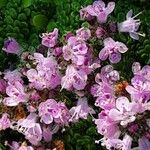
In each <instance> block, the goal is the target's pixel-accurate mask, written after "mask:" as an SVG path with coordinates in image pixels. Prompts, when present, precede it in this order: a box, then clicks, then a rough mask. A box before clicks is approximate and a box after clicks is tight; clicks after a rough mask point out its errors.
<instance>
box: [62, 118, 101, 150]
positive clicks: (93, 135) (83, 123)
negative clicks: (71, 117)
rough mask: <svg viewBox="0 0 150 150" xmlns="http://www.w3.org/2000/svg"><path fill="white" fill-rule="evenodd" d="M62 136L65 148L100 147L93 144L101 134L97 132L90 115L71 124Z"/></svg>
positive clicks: (70, 149)
mask: <svg viewBox="0 0 150 150" xmlns="http://www.w3.org/2000/svg"><path fill="white" fill-rule="evenodd" d="M62 138H63V139H64V140H65V149H66V150H83V149H86V150H97V149H102V147H101V146H100V145H97V144H95V140H96V139H100V138H101V136H100V135H99V134H98V133H97V131H96V128H95V125H94V124H93V123H92V119H91V118H90V117H89V118H88V119H87V120H80V121H79V122H78V123H75V124H73V125H72V126H71V127H70V128H69V129H67V130H66V131H65V132H64V134H63V137H62Z"/></svg>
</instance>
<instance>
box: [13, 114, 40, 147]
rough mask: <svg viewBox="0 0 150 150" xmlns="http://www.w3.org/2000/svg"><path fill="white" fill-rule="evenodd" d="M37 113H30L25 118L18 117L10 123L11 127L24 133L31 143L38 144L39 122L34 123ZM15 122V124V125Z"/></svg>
mask: <svg viewBox="0 0 150 150" xmlns="http://www.w3.org/2000/svg"><path fill="white" fill-rule="evenodd" d="M36 120H37V115H36V114H35V113H31V114H29V115H28V116H27V118H26V119H20V120H18V122H16V123H14V125H13V124H12V126H11V128H12V129H15V130H17V131H18V132H20V133H22V134H24V135H25V138H26V139H27V140H29V142H30V143H31V144H33V145H38V144H39V142H40V141H41V140H42V129H41V126H40V124H39V123H36ZM15 124H16V125H15Z"/></svg>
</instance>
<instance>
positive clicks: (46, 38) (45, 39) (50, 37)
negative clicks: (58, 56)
mask: <svg viewBox="0 0 150 150" xmlns="http://www.w3.org/2000/svg"><path fill="white" fill-rule="evenodd" d="M41 38H42V45H44V46H46V47H48V48H52V47H54V46H55V45H56V44H57V39H58V29H57V28H55V29H54V31H53V32H50V33H42V36H41Z"/></svg>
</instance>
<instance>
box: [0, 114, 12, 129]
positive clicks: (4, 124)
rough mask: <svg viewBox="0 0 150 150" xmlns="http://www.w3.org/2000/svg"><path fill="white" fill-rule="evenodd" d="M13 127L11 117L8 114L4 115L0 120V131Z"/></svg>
mask: <svg viewBox="0 0 150 150" xmlns="http://www.w3.org/2000/svg"><path fill="white" fill-rule="evenodd" d="M10 125H11V122H10V119H9V115H8V114H7V113H3V115H2V117H1V118H0V131H1V130H5V129H7V128H9V127H10Z"/></svg>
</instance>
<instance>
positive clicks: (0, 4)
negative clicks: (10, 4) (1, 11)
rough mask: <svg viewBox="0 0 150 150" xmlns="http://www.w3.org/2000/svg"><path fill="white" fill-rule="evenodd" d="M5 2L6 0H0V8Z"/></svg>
mask: <svg viewBox="0 0 150 150" xmlns="http://www.w3.org/2000/svg"><path fill="white" fill-rule="evenodd" d="M6 3H7V0H0V8H2V7H4V6H5V5H6Z"/></svg>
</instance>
